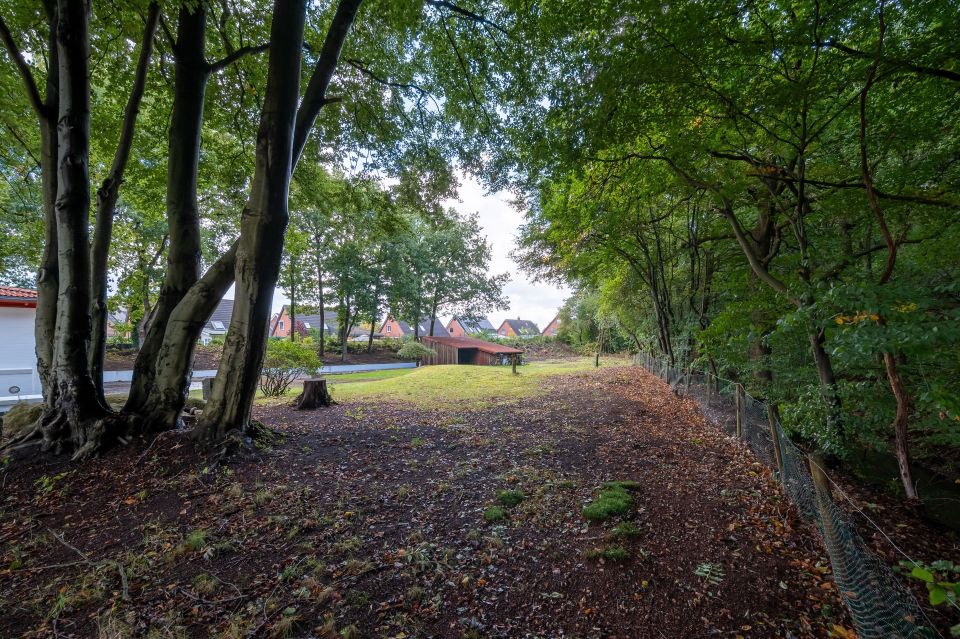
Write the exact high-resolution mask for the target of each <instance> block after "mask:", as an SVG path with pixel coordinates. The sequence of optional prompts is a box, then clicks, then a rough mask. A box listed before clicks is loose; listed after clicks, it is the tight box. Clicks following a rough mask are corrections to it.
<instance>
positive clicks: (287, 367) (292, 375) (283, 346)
mask: <svg viewBox="0 0 960 639" xmlns="http://www.w3.org/2000/svg"><path fill="white" fill-rule="evenodd" d="M318 368H320V360H319V358H318V357H317V353H316V351H315V350H314V349H313V347H311V346H307V345H305V344H301V343H300V342H291V341H289V340H269V341H268V342H267V353H266V355H265V356H264V358H263V369H262V370H261V372H260V390H261V391H262V392H263V394H264V395H266V396H267V397H279V396H281V395H283V394H284V393H285V392H287V389H288V388H290V384H292V383H293V380H295V379H296V378H297V377H299V376H300V375H307V374H313V373H314V372H316V370H317V369H318Z"/></svg>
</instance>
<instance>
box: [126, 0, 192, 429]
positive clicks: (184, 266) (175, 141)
mask: <svg viewBox="0 0 960 639" xmlns="http://www.w3.org/2000/svg"><path fill="white" fill-rule="evenodd" d="M206 23H207V21H206V13H205V9H204V4H203V3H197V4H196V5H191V6H188V5H187V4H181V5H180V14H179V18H178V23H177V47H176V54H175V56H174V70H175V77H174V95H173V112H172V114H171V118H170V133H169V142H168V150H167V202H166V206H167V228H168V234H169V237H170V249H169V251H168V252H167V272H166V275H165V277H164V281H163V285H162V287H161V289H160V296H159V298H158V299H157V302H156V304H155V307H154V317H153V320H152V321H151V322H150V326H149V328H148V330H147V334H146V336H145V337H144V340H143V344H142V345H141V347H140V352H139V353H138V354H137V360H136V362H135V363H134V370H133V381H132V383H131V385H130V395H129V397H128V398H127V403H126V406H125V408H124V409H125V410H127V411H130V412H138V413H140V412H142V411H143V409H144V407H145V406H146V404H147V401H148V398H149V395H150V392H151V390H152V388H153V382H154V375H155V369H156V363H157V362H156V359H157V356H158V354H159V352H160V350H161V348H162V347H163V339H164V334H165V333H166V330H167V321H168V320H169V318H170V315H171V313H173V311H174V309H175V308H176V307H177V305H178V304H179V303H180V301H181V300H182V299H183V298H184V296H185V295H186V294H187V291H188V290H190V287H191V286H193V285H194V284H195V283H196V282H197V280H198V278H199V277H200V256H201V253H200V216H199V212H198V204H197V171H198V168H199V164H200V132H201V129H202V126H203V106H204V94H205V92H206V86H207V79H208V78H209V77H210V68H209V66H208V64H207V60H206V57H205V54H204V49H205V46H206ZM190 365H192V362H191V363H190ZM188 366H189V365H188Z"/></svg>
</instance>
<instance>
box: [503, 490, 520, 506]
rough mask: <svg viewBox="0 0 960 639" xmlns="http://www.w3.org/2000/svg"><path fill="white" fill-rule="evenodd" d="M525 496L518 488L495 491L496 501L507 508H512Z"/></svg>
mask: <svg viewBox="0 0 960 639" xmlns="http://www.w3.org/2000/svg"><path fill="white" fill-rule="evenodd" d="M526 498H527V496H526V495H524V494H523V493H522V492H520V491H519V490H501V491H500V492H498V493H497V501H499V502H500V503H501V504H502V505H504V506H506V507H507V508H513V507H514V506H516V505H517V504H519V503H520V502H522V501H523V500H524V499H526Z"/></svg>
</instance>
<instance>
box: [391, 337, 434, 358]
mask: <svg viewBox="0 0 960 639" xmlns="http://www.w3.org/2000/svg"><path fill="white" fill-rule="evenodd" d="M436 354H437V352H436V351H435V350H433V349H431V348H427V347H426V346H424V345H423V344H421V343H420V342H407V343H406V344H404V345H403V346H401V347H400V350H398V351H397V357H399V358H400V359H412V360H414V361H417V362H419V361H420V360H422V359H423V358H424V357H430V356H431V355H436Z"/></svg>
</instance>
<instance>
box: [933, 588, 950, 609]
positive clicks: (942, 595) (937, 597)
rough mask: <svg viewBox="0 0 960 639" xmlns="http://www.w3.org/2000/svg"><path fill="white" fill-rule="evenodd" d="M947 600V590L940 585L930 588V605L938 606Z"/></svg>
mask: <svg viewBox="0 0 960 639" xmlns="http://www.w3.org/2000/svg"><path fill="white" fill-rule="evenodd" d="M946 600H947V591H946V590H944V589H943V588H941V587H940V586H933V587H932V588H930V605H931V606H939V605H940V604H942V603H943V602H944V601H946Z"/></svg>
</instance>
